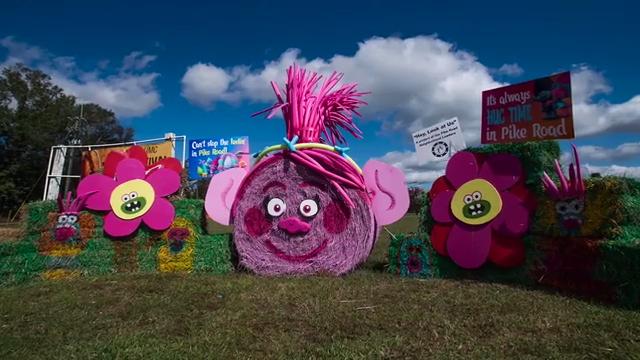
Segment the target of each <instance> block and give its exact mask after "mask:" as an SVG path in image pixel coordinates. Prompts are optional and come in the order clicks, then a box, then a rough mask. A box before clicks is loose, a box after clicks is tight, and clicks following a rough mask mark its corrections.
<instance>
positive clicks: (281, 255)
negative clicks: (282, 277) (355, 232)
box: [264, 239, 328, 262]
mask: <svg viewBox="0 0 640 360" xmlns="http://www.w3.org/2000/svg"><path fill="white" fill-rule="evenodd" d="M327 242H328V239H324V240H323V241H322V243H320V245H318V247H317V248H315V249H313V250H311V251H310V252H308V253H306V254H302V255H289V254H287V253H285V252H284V251H282V250H280V249H278V247H277V246H275V245H274V244H273V243H272V242H271V240H268V239H267V240H265V242H264V243H265V244H266V245H267V247H268V248H269V250H271V252H272V253H274V254H275V255H276V256H277V257H279V258H280V259H283V260H286V261H290V262H302V261H305V260H308V259H311V258H312V257H314V256H316V255H318V254H319V253H320V252H321V251H322V250H324V248H325V247H327Z"/></svg>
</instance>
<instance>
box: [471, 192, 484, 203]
mask: <svg viewBox="0 0 640 360" xmlns="http://www.w3.org/2000/svg"><path fill="white" fill-rule="evenodd" d="M471 196H472V197H473V200H474V201H480V200H482V193H481V192H480V191H476V192H474V193H473V194H471Z"/></svg>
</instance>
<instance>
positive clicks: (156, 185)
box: [145, 169, 180, 196]
mask: <svg viewBox="0 0 640 360" xmlns="http://www.w3.org/2000/svg"><path fill="white" fill-rule="evenodd" d="M145 180H146V181H147V182H148V183H149V184H151V186H153V190H154V191H155V192H156V196H167V195H171V194H173V193H174V192H176V191H178V189H180V175H178V173H176V172H175V171H173V170H169V169H156V170H153V171H152V172H151V173H150V174H149V175H148V176H147V178H146V179H145Z"/></svg>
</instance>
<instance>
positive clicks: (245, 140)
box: [189, 136, 251, 180]
mask: <svg viewBox="0 0 640 360" xmlns="http://www.w3.org/2000/svg"><path fill="white" fill-rule="evenodd" d="M250 156H251V155H250V153H249V137H247V136H240V137H231V138H215V139H214V138H208V139H196V140H191V141H189V179H191V180H197V179H203V178H208V177H211V176H213V175H215V174H217V173H219V172H221V171H224V170H228V169H231V168H235V167H242V168H248V167H249V165H250Z"/></svg>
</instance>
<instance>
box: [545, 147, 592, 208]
mask: <svg viewBox="0 0 640 360" xmlns="http://www.w3.org/2000/svg"><path fill="white" fill-rule="evenodd" d="M571 147H572V148H573V158H574V160H575V166H574V164H571V165H569V180H567V178H566V177H565V176H564V173H563V172H562V167H561V166H560V163H559V162H558V160H557V159H556V161H555V168H556V174H558V178H559V179H560V188H558V186H557V185H556V183H555V182H554V181H553V180H552V179H551V177H549V175H547V173H546V172H543V174H542V185H543V186H544V190H545V192H546V193H547V195H549V197H551V198H552V199H553V200H556V201H558V200H568V199H573V198H583V197H584V195H585V193H586V189H585V186H584V180H583V179H582V172H581V170H580V157H579V156H578V150H577V149H576V146H575V145H573V144H572V145H571Z"/></svg>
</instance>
